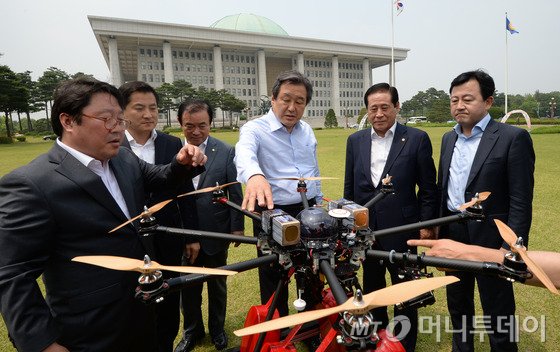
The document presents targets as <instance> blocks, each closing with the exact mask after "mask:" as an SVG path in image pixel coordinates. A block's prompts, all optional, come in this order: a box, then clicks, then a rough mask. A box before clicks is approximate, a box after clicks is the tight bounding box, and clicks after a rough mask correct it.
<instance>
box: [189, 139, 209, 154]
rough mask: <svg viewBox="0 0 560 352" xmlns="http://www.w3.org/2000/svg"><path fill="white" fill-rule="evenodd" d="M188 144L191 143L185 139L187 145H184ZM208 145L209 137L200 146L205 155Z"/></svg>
mask: <svg viewBox="0 0 560 352" xmlns="http://www.w3.org/2000/svg"><path fill="white" fill-rule="evenodd" d="M187 143H189V142H188V141H187V139H186V138H185V143H184V144H187ZM207 145H208V137H206V139H205V140H204V142H202V143H200V145H199V146H198V148H199V149H200V150H201V151H202V152H203V153H204V151H206V146H207Z"/></svg>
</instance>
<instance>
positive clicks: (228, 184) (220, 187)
mask: <svg viewBox="0 0 560 352" xmlns="http://www.w3.org/2000/svg"><path fill="white" fill-rule="evenodd" d="M236 183H239V182H237V181H236V182H230V183H225V184H223V185H218V184H216V185H215V186H212V187H206V188H201V189H197V190H196V191H192V192H188V193H183V194H180V195H178V196H177V198H180V197H185V196H190V195H191V194H199V193H207V192H215V191H219V190H222V189H224V188H226V187H228V186H231V185H234V184H236Z"/></svg>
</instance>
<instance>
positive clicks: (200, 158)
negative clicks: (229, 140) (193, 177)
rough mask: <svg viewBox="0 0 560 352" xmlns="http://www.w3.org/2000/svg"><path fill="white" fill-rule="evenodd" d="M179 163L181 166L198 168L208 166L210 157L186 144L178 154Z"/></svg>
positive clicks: (195, 147)
mask: <svg viewBox="0 0 560 352" xmlns="http://www.w3.org/2000/svg"><path fill="white" fill-rule="evenodd" d="M176 158H177V162H178V163H179V164H181V165H189V166H191V167H197V166H201V165H204V164H206V160H208V157H206V155H204V153H203V152H202V151H201V150H200V148H198V147H197V146H194V145H192V144H185V145H184V146H183V148H181V150H179V153H177V157H176Z"/></svg>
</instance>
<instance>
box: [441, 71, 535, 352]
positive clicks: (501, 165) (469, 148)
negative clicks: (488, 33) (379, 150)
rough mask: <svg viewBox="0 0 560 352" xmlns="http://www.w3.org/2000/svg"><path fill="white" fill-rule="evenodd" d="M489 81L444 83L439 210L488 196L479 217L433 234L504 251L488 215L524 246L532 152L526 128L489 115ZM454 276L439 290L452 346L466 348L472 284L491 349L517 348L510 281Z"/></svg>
mask: <svg viewBox="0 0 560 352" xmlns="http://www.w3.org/2000/svg"><path fill="white" fill-rule="evenodd" d="M494 90H495V85H494V80H493V79H492V77H490V76H489V75H488V74H487V73H486V72H484V71H481V70H478V71H470V72H465V73H462V74H460V75H459V76H457V77H456V78H455V79H454V80H453V82H452V83H451V88H450V89H449V93H450V94H451V114H452V115H453V117H454V118H455V121H457V125H456V126H455V127H454V129H453V131H450V132H447V133H446V134H445V135H444V136H443V140H442V143H441V157H440V163H439V172H438V188H439V189H440V192H441V193H442V197H441V215H442V216H444V215H449V214H452V213H456V212H458V211H459V210H458V207H459V206H460V205H461V204H462V203H465V201H469V200H470V199H471V198H472V197H473V196H474V195H475V194H476V193H477V192H482V191H490V192H492V194H491V195H490V197H489V198H488V199H487V200H486V201H485V202H484V203H483V209H484V215H485V219H484V220H483V221H480V222H476V221H469V222H465V223H455V224H451V225H448V226H445V227H442V228H441V230H440V237H442V238H450V239H453V240H456V241H459V242H463V243H466V244H474V245H478V246H482V247H488V248H494V249H497V248H500V247H504V248H508V246H507V244H505V243H504V242H503V241H502V238H501V237H500V235H499V233H498V229H497V227H496V225H495V224H494V219H500V220H502V221H503V222H505V223H506V224H507V225H508V226H509V227H511V229H512V230H513V231H514V232H515V233H516V234H517V235H518V236H521V237H523V240H524V244H525V245H527V240H528V235H529V229H530V228H531V216H532V201H533V186H534V177H533V173H534V170H535V152H534V150H533V143H532V141H531V137H530V136H529V133H527V131H525V130H523V129H520V128H517V127H513V126H509V125H506V124H502V123H498V122H495V121H494V120H492V118H491V117H490V115H489V114H488V109H490V107H491V106H492V103H493V102H494V98H493V96H492V95H493V94H494ZM453 275H455V276H458V277H459V278H460V279H461V281H460V282H458V283H455V284H453V285H450V286H449V287H447V306H448V308H449V313H450V315H451V320H452V323H453V328H454V330H456V331H458V332H456V333H454V334H453V350H454V351H473V349H474V338H473V334H472V333H471V332H472V331H473V330H474V329H473V325H474V324H473V321H472V319H473V316H474V313H475V311H474V283H475V279H476V282H477V284H478V291H479V293H480V300H481V304H482V309H483V311H484V316H487V317H489V320H490V321H489V322H485V326H486V325H488V327H487V331H488V337H489V340H490V345H491V347H492V350H493V351H494V350H495V351H517V344H516V334H515V331H514V330H515V326H516V325H515V320H514V319H515V318H514V314H515V300H514V296H513V288H512V285H511V282H508V281H506V280H502V279H496V278H493V277H488V276H484V275H474V274H472V273H455V272H454V273H453Z"/></svg>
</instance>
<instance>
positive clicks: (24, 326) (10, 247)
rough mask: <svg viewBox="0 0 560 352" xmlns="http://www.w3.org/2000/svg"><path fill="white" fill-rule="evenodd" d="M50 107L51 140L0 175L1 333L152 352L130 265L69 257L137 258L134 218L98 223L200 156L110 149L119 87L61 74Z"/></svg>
mask: <svg viewBox="0 0 560 352" xmlns="http://www.w3.org/2000/svg"><path fill="white" fill-rule="evenodd" d="M51 114H52V115H51V122H52V124H53V130H54V131H55V133H56V134H57V135H58V136H59V139H57V141H56V142H55V145H54V146H53V148H52V149H51V150H50V151H49V152H48V153H47V154H44V155H41V156H39V157H38V158H37V159H35V160H34V161H32V162H31V163H29V164H28V165H26V166H23V167H21V168H19V169H16V170H14V171H13V172H11V173H9V174H8V175H6V176H4V177H3V178H2V179H1V180H0V247H1V248H2V255H1V256H0V301H1V302H0V309H1V312H2V316H3V318H4V321H5V323H6V326H7V328H8V332H9V334H10V336H11V337H12V339H13V341H14V344H15V346H16V347H17V349H18V350H20V351H42V350H45V351H49V352H51V351H69V350H70V351H150V352H151V351H154V350H155V328H154V319H153V310H152V308H151V306H147V305H144V304H143V303H141V302H139V301H137V300H135V299H134V288H135V287H136V286H137V278H138V274H137V273H131V272H124V271H114V270H108V269H103V268H99V267H96V266H93V265H88V264H83V263H78V262H73V261H71V259H72V258H74V257H76V256H82V255H115V256H122V257H130V258H137V259H141V258H143V256H144V254H146V252H147V249H146V247H145V246H144V239H142V238H140V237H139V235H138V232H137V229H136V226H137V224H135V223H132V224H130V225H127V226H125V227H123V228H121V229H120V230H118V231H117V232H115V233H113V234H108V231H109V230H111V229H112V228H114V227H116V226H118V225H119V224H121V223H123V222H125V221H126V220H127V219H129V218H130V217H131V216H134V215H136V214H139V213H140V212H141V211H142V208H143V206H144V203H145V197H144V195H145V192H147V191H157V190H158V189H164V188H166V187H174V186H176V185H177V184H179V183H180V182H182V180H184V178H185V177H190V178H192V177H193V176H195V175H196V174H198V173H200V172H201V171H203V169H202V170H198V166H199V165H202V164H203V163H204V162H205V159H206V157H205V156H204V154H202V153H201V152H200V151H199V150H198V148H196V147H194V146H186V147H184V148H182V149H181V150H180V151H179V153H178V154H177V156H176V157H175V158H173V160H172V162H171V163H170V164H168V165H164V166H154V165H150V164H148V163H145V162H143V161H142V160H139V159H138V158H137V157H136V156H135V155H134V154H133V153H132V152H131V151H130V150H128V149H125V148H119V147H120V143H121V140H122V137H123V134H124V130H125V128H126V126H127V124H128V121H127V120H125V119H124V117H123V114H122V99H121V96H120V94H119V92H118V90H117V89H116V88H115V87H113V86H111V85H109V84H107V83H103V82H100V81H97V80H95V79H91V78H79V79H76V80H71V81H67V82H65V83H63V84H62V85H61V86H60V87H59V88H58V89H57V90H56V92H55V96H54V104H53V108H52V113H51ZM148 254H150V255H152V254H153V253H149V252H148ZM41 275H43V281H44V283H45V288H46V298H44V297H43V296H42V294H41V290H40V289H39V285H38V284H37V282H36V280H37V278H38V277H39V276H41Z"/></svg>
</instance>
